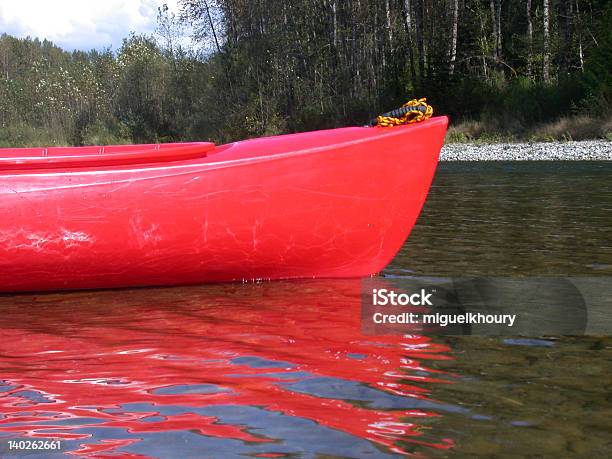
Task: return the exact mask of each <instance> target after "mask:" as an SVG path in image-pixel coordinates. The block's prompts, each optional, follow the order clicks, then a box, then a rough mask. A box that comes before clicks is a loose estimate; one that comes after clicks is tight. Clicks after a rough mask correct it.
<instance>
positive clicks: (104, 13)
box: [0, 0, 178, 51]
mask: <svg viewBox="0 0 612 459" xmlns="http://www.w3.org/2000/svg"><path fill="white" fill-rule="evenodd" d="M164 3H166V4H168V6H169V8H170V9H171V10H173V11H177V10H178V7H177V0H165V1H164V0H0V31H2V32H6V33H8V34H10V35H14V36H17V37H26V36H30V37H38V38H39V39H41V40H42V39H45V38H46V39H47V40H50V41H52V42H54V43H55V44H56V45H59V46H61V47H62V48H64V49H68V50H73V49H81V50H86V51H87V50H90V49H94V48H95V49H102V48H106V47H108V46H111V47H112V48H113V49H114V50H116V49H118V48H119V47H120V46H121V41H122V39H123V38H125V37H127V36H128V35H129V34H130V32H135V33H145V34H148V33H152V32H153V31H154V30H155V27H156V21H157V8H158V7H159V6H161V5H162V4H164Z"/></svg>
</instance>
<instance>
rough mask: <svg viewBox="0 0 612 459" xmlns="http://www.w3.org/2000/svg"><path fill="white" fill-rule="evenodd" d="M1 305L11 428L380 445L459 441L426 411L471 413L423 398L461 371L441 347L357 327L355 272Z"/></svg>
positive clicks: (339, 451)
mask: <svg viewBox="0 0 612 459" xmlns="http://www.w3.org/2000/svg"><path fill="white" fill-rule="evenodd" d="M298 298H299V301H298V300H297V299H298ZM0 308H1V309H2V311H3V313H2V315H1V316H0V328H1V329H2V331H1V332H0V333H1V335H2V336H1V340H2V341H1V343H2V344H1V353H2V355H1V358H0V374H1V375H2V377H1V378H2V379H3V380H4V381H3V382H2V383H1V384H2V385H1V386H0V391H2V392H3V393H2V397H1V398H0V407H1V410H2V413H3V417H2V419H1V420H0V436H2V438H3V439H4V440H5V439H6V438H24V437H28V436H30V437H54V438H62V439H64V447H63V448H64V449H67V450H75V451H77V452H78V453H79V454H84V455H96V454H98V453H102V452H121V453H131V454H142V455H147V456H156V457H160V456H161V457H177V456H183V457H196V456H198V455H199V454H201V452H202V451H208V452H215V456H216V457H234V456H236V457H237V456H240V455H243V454H250V455H256V456H259V457H270V456H266V455H270V454H272V455H273V456H272V457H286V456H287V455H290V454H293V453H295V454H297V453H300V452H302V453H307V454H308V456H309V457H314V456H316V455H317V454H320V455H322V454H327V455H335V456H346V457H367V456H373V457H385V456H393V455H396V454H405V453H410V452H418V451H420V450H423V449H424V450H428V449H446V448H449V447H451V446H452V444H453V441H452V439H450V438H446V437H440V436H438V435H436V432H435V428H434V429H422V428H421V427H422V424H421V420H422V419H423V418H427V417H435V416H440V415H444V414H445V413H449V412H453V413H459V414H461V413H464V414H467V412H468V410H465V409H463V408H460V407H457V406H453V405H450V404H448V403H441V402H437V401H435V400H431V399H430V398H429V397H428V393H429V388H428V387H429V386H431V385H435V384H444V383H449V382H451V381H452V380H453V377H452V376H451V375H449V374H447V373H444V372H440V371H436V370H432V369H431V368H430V367H429V365H428V362H431V361H432V360H444V359H448V358H449V356H448V351H449V349H448V348H447V347H446V346H444V345H440V344H435V343H434V342H432V341H431V340H430V339H429V338H425V337H420V336H406V337H399V336H391V337H376V338H372V337H365V336H363V335H361V333H360V323H359V281H352V280H341V281H306V282H279V283H267V284H258V285H222V286H203V287H191V288H176V289H147V290H144V289H141V290H123V291H106V292H93V293H72V294H49V295H38V296H35V295H25V296H14V297H11V296H6V297H3V298H0ZM5 442H6V441H5ZM139 457H140V456H139Z"/></svg>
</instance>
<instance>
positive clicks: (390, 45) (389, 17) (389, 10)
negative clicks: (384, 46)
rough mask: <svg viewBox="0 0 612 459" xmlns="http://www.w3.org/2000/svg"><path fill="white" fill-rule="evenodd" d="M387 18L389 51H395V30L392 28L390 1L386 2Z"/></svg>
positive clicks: (386, 0)
mask: <svg viewBox="0 0 612 459" xmlns="http://www.w3.org/2000/svg"><path fill="white" fill-rule="evenodd" d="M385 16H386V27H387V38H388V39H389V50H391V51H393V28H392V27H391V6H390V5H389V0H385Z"/></svg>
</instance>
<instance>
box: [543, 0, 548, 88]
mask: <svg viewBox="0 0 612 459" xmlns="http://www.w3.org/2000/svg"><path fill="white" fill-rule="evenodd" d="M543 6H544V11H543V15H544V56H543V62H542V77H543V78H544V81H545V82H546V83H548V82H550V0H543Z"/></svg>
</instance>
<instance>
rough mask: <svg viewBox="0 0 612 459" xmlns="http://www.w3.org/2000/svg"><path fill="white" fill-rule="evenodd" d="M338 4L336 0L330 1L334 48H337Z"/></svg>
mask: <svg viewBox="0 0 612 459" xmlns="http://www.w3.org/2000/svg"><path fill="white" fill-rule="evenodd" d="M337 10H338V6H337V5H336V0H333V1H332V13H333V27H334V31H333V37H334V48H336V49H337V48H338V11H337Z"/></svg>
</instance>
